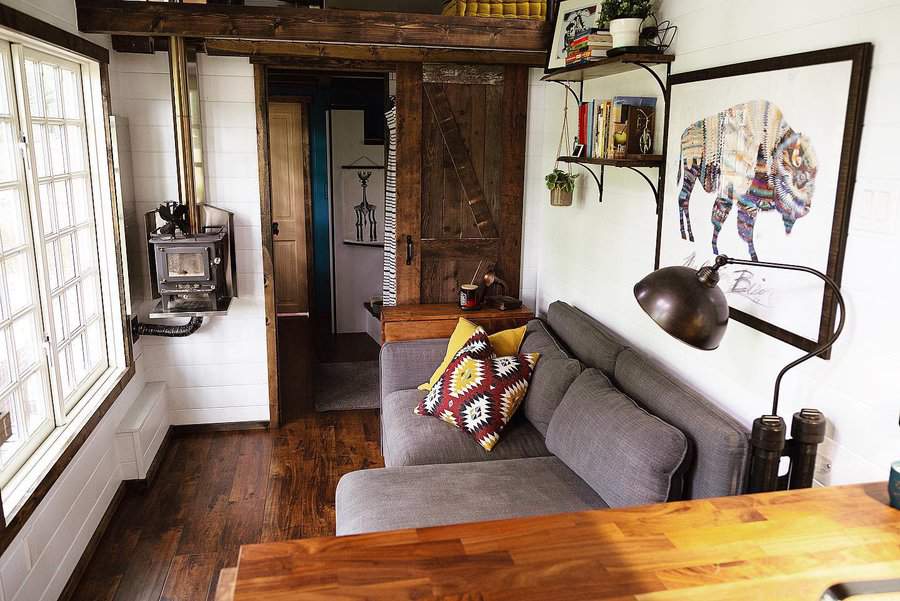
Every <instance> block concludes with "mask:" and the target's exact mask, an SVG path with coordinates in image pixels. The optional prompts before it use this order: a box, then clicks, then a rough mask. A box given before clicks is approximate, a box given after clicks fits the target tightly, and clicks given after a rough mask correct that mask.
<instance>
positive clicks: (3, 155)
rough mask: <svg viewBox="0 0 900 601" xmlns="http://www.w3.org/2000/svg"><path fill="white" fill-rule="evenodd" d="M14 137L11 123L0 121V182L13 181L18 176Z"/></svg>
mask: <svg viewBox="0 0 900 601" xmlns="http://www.w3.org/2000/svg"><path fill="white" fill-rule="evenodd" d="M16 142H17V141H16V139H15V138H14V137H13V130H12V124H11V123H10V122H9V121H3V122H2V123H0V182H14V181H16V180H17V179H18V178H19V174H18V173H17V172H16Z"/></svg>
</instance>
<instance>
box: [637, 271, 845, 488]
mask: <svg viewBox="0 0 900 601" xmlns="http://www.w3.org/2000/svg"><path fill="white" fill-rule="evenodd" d="M725 265H749V266H752V267H765V268H769V269H782V270H789V271H803V272H806V273H810V274H812V275H815V276H816V277H818V278H820V279H822V280H823V281H824V282H825V284H826V285H828V286H829V287H830V288H831V289H832V290H833V291H834V296H835V299H837V302H838V305H839V306H840V314H841V316H840V320H839V321H838V325H837V328H836V329H835V330H834V332H832V334H831V336H830V337H829V338H828V340H826V341H825V342H824V343H822V344H821V345H819V346H818V347H817V348H815V349H814V350H812V351H811V352H809V353H807V354H806V355H804V356H802V357H800V358H799V359H797V360H795V361H792V362H791V363H789V364H787V365H786V366H785V367H784V368H783V369H782V370H781V371H780V372H779V373H778V377H777V378H776V379H775V394H774V398H773V402H772V412H771V413H769V414H766V415H763V416H761V417H758V418H757V419H755V420H754V421H753V430H752V433H751V436H750V438H751V459H750V477H749V482H748V490H749V492H766V491H771V490H778V489H784V488H809V487H810V486H812V481H813V472H814V470H815V463H816V452H817V448H818V446H819V443H821V442H822V441H823V440H825V416H824V415H822V412H821V411H819V410H817V409H803V410H801V411H798V412H797V413H795V414H794V416H793V421H792V422H791V437H792V438H791V440H787V441H786V440H785V432H786V426H785V423H784V420H783V419H782V418H781V417H779V415H778V394H779V391H780V390H781V379H782V378H783V377H784V374H785V373H786V372H787V371H788V370H790V369H791V368H794V367H796V366H798V365H800V364H801V363H803V362H804V361H806V360H807V359H810V358H812V357H815V356H816V355H820V354H822V353H823V352H825V351H827V350H828V349H829V348H831V346H832V345H833V344H834V341H835V340H837V338H838V336H840V335H841V331H842V330H843V329H844V317H845V311H844V297H843V296H842V295H841V291H840V288H838V285H837V284H836V283H835V282H834V280H832V279H831V278H830V277H828V276H827V275H825V274H824V273H821V272H819V271H816V270H815V269H811V268H809V267H803V266H801V265H789V264H785V263H766V262H763V261H745V260H742V259H732V258H731V257H727V256H725V255H719V256H717V257H716V260H715V262H714V263H713V264H712V265H707V266H704V267H701V268H700V269H691V268H690V267H681V266H675V267H663V268H662V269H657V270H656V271H654V272H653V273H651V274H650V275H648V276H647V277H645V278H644V279H642V280H641V281H640V282H638V283H637V284H635V286H634V297H635V298H636V299H637V301H638V304H640V306H641V308H642V309H643V310H644V311H646V313H647V314H648V315H649V316H650V317H651V318H652V319H653V321H655V322H656V323H657V325H659V326H660V327H661V328H662V329H663V330H665V331H666V332H668V333H669V334H670V335H672V336H674V337H675V338H678V339H679V340H681V341H683V342H685V343H687V344H689V345H691V346H693V347H695V348H699V349H701V350H705V351H711V350H714V349H716V348H718V346H719V342H721V340H722V337H723V336H724V335H725V329H726V328H727V327H728V300H727V299H726V298H725V293H724V292H723V291H722V289H721V288H719V286H718V284H719V269H721V268H722V267H724V266H725ZM783 456H787V457H788V458H789V459H790V467H789V470H788V473H787V474H785V475H784V476H781V477H779V475H778V468H779V464H780V462H781V457H783Z"/></svg>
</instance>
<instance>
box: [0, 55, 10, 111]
mask: <svg viewBox="0 0 900 601" xmlns="http://www.w3.org/2000/svg"><path fill="white" fill-rule="evenodd" d="M6 75H7V73H6V61H3V60H0V113H2V114H4V115H9V104H10V103H9V99H10V93H9V90H8V89H7V88H6Z"/></svg>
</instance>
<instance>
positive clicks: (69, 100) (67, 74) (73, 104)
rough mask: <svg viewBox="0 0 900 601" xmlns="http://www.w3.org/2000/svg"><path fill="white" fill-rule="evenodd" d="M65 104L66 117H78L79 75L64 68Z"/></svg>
mask: <svg viewBox="0 0 900 601" xmlns="http://www.w3.org/2000/svg"><path fill="white" fill-rule="evenodd" d="M62 87H63V106H64V108H65V114H66V119H78V118H79V117H80V116H81V115H80V114H79V110H78V106H79V104H80V103H79V102H78V76H77V75H76V74H75V72H74V71H70V70H69V69H63V70H62Z"/></svg>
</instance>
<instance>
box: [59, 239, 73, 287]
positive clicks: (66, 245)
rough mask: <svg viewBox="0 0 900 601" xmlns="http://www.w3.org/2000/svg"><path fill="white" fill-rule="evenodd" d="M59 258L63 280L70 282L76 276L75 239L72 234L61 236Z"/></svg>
mask: <svg viewBox="0 0 900 601" xmlns="http://www.w3.org/2000/svg"><path fill="white" fill-rule="evenodd" d="M59 258H60V261H59V266H60V272H61V274H62V282H68V281H70V280H71V279H72V278H74V277H75V241H74V239H73V236H72V234H68V235H66V236H61V237H60V239H59Z"/></svg>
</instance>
